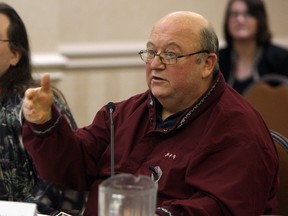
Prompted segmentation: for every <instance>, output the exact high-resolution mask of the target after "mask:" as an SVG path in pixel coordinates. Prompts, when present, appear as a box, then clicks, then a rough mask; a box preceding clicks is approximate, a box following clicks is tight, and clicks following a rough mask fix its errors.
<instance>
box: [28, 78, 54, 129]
mask: <svg viewBox="0 0 288 216" xmlns="http://www.w3.org/2000/svg"><path fill="white" fill-rule="evenodd" d="M53 101H54V98H53V92H52V88H51V84H50V75H49V74H48V73H45V74H44V75H43V77H42V79H41V87H38V88H29V89H27V90H26V92H25V97H24V100H23V114H24V117H25V119H26V120H27V121H29V122H31V123H34V124H44V123H45V122H47V121H49V120H50V119H51V116H52V114H51V107H52V104H53Z"/></svg>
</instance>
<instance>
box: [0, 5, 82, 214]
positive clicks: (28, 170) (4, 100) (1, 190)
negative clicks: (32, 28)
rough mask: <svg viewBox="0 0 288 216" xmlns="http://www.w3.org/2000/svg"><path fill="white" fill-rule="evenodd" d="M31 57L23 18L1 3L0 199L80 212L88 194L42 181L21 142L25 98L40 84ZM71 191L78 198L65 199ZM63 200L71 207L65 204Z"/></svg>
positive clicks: (60, 101) (62, 106) (62, 107)
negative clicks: (33, 69)
mask: <svg viewBox="0 0 288 216" xmlns="http://www.w3.org/2000/svg"><path fill="white" fill-rule="evenodd" d="M30 56H31V53H30V46H29V40H28V35H27V31H26V28H25V25H24V23H23V21H22V19H21V18H20V16H19V15H18V13H17V12H16V11H15V9H13V8H12V7H11V6H10V5H7V4H5V3H1V2H0V200H9V201H20V202H35V203H37V204H38V205H37V207H38V211H39V212H40V213H45V214H56V213H57V212H59V211H62V210H64V209H65V208H67V210H69V211H71V212H74V213H75V212H80V211H81V210H82V206H83V204H84V202H85V193H84V192H83V193H82V192H81V193H78V192H74V191H71V190H68V189H67V190H66V189H65V190H64V189H62V188H60V187H58V186H56V185H53V184H51V183H49V182H47V181H43V180H41V179H40V178H39V177H38V174H37V171H36V169H35V167H34V163H33V161H32V159H31V157H30V156H29V154H28V152H27V151H26V149H25V148H24V145H23V142H22V135H21V134H22V117H21V115H19V114H20V113H21V106H22V99H23V97H24V93H25V91H26V90H27V89H28V88H30V87H36V86H39V84H38V83H37V82H36V81H35V80H34V79H33V77H32V67H31V59H30ZM53 92H54V95H55V102H54V103H55V105H56V107H57V109H59V111H60V112H61V113H63V115H65V117H66V118H67V120H68V121H69V122H70V125H71V127H72V128H73V129H76V128H77V125H76V123H75V121H74V119H73V117H72V114H71V112H70V109H69V107H68V105H67V103H66V101H65V98H64V96H63V95H62V94H61V92H60V91H59V90H58V89H56V88H53ZM68 193H70V194H72V195H73V196H74V197H77V199H75V200H73V198H72V199H71V200H70V202H69V200H68V199H65V198H67V197H65V195H68ZM78 198H79V199H78ZM73 201H74V203H73ZM64 202H66V204H67V203H69V204H70V206H67V205H66V206H63V205H62V204H63V203H64ZM65 210H66V209H65Z"/></svg>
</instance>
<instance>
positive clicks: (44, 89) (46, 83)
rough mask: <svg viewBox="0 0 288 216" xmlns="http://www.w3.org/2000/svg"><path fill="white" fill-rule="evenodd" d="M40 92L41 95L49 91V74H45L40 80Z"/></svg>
mask: <svg viewBox="0 0 288 216" xmlns="http://www.w3.org/2000/svg"><path fill="white" fill-rule="evenodd" d="M41 91H42V92H43V93H49V92H50V91H51V81H50V74H49V73H45V74H44V75H43V76H42V79H41Z"/></svg>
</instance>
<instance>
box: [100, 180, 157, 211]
mask: <svg viewBox="0 0 288 216" xmlns="http://www.w3.org/2000/svg"><path fill="white" fill-rule="evenodd" d="M156 195H157V185H156V183H155V182H154V181H153V180H152V179H151V178H150V177H148V176H143V175H140V176H137V177H136V176H133V175H132V174H118V175H114V176H111V177H110V178H108V179H106V180H105V181H103V182H102V183H101V184H100V185H99V203H98V209H99V210H98V211H99V212H98V213H99V216H154V214H155V210H156Z"/></svg>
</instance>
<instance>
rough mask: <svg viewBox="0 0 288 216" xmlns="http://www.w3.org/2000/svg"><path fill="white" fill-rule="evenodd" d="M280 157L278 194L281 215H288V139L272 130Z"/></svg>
mask: <svg viewBox="0 0 288 216" xmlns="http://www.w3.org/2000/svg"><path fill="white" fill-rule="evenodd" d="M271 135H272V138H273V140H274V143H275V145H276V148H277V151H278V155H279V176H280V187H279V189H278V192H277V198H278V203H279V213H280V215H288V139H287V138H286V137H284V136H283V135H281V134H280V133H277V132H275V131H273V130H271Z"/></svg>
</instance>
